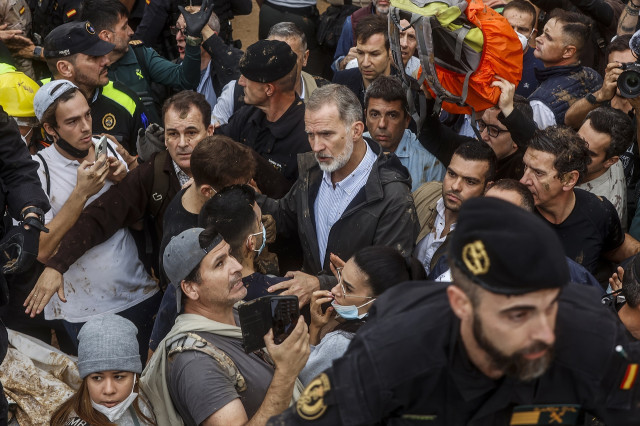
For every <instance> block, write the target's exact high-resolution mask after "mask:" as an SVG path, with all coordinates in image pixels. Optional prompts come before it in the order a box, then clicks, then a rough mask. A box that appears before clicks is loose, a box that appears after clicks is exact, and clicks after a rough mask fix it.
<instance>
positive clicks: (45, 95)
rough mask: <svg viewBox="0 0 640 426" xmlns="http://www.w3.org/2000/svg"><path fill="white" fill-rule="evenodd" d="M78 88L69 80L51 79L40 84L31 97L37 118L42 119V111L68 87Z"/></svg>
mask: <svg viewBox="0 0 640 426" xmlns="http://www.w3.org/2000/svg"><path fill="white" fill-rule="evenodd" d="M73 88H76V89H77V88H78V86H76V85H75V84H73V83H72V82H70V81H69V80H53V81H50V82H48V83H47V84H45V85H44V86H42V87H41V88H40V89H39V90H38V91H37V92H36V95H35V96H34V97H33V110H34V112H35V114H36V117H37V118H38V121H40V120H42V115H43V114H44V112H45V111H46V110H47V108H49V107H50V106H51V104H53V103H54V102H55V101H56V99H58V98H59V97H60V96H61V95H62V94H63V93H65V92H66V91H67V90H69V89H73Z"/></svg>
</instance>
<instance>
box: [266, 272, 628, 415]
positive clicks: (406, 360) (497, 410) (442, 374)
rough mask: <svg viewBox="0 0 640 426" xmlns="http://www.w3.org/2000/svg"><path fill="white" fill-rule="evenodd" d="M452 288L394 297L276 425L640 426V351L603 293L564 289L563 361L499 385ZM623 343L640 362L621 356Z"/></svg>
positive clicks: (394, 292)
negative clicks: (481, 358) (638, 368)
mask: <svg viewBox="0 0 640 426" xmlns="http://www.w3.org/2000/svg"><path fill="white" fill-rule="evenodd" d="M559 261H563V259H559ZM448 285H449V283H435V282H426V281H411V282H407V283H403V284H400V285H397V286H394V287H392V288H390V289H388V290H386V291H385V292H384V294H383V295H381V296H380V297H379V298H378V299H377V300H376V303H375V304H374V305H373V308H371V310H370V311H369V320H368V321H367V325H366V326H365V327H363V328H361V329H360V330H359V331H358V334H356V336H355V338H354V339H353V341H352V342H351V344H350V346H349V348H348V350H347V352H346V353H345V354H344V356H343V357H341V358H339V359H337V360H335V361H334V362H333V366H332V367H331V368H330V369H328V370H326V371H325V372H324V373H323V374H321V375H320V376H318V378H316V379H315V380H314V381H312V382H311V383H310V384H309V385H308V387H307V390H305V394H303V397H302V398H300V399H299V403H298V405H297V406H296V405H294V406H293V407H291V408H289V409H288V410H287V411H285V412H284V413H283V414H281V415H280V416H277V417H274V418H272V419H271V420H270V421H269V423H268V424H269V425H272V426H275V425H278V426H279V425H285V424H286V425H303V424H304V425H307V424H314V425H351V426H356V425H373V424H386V425H422V424H424V425H433V426H437V425H447V426H451V425H453V426H458V425H470V426H503V425H504V426H506V425H509V424H552V423H555V422H554V421H550V420H555V421H557V422H558V423H562V424H591V423H578V422H570V421H569V420H570V418H571V417H573V416H575V417H579V415H580V414H584V413H591V414H592V415H595V416H597V417H598V418H600V419H601V420H603V421H604V422H605V423H606V424H607V425H622V426H624V425H636V424H637V423H638V418H639V417H638V408H637V403H638V392H637V387H638V385H637V382H636V384H635V388H636V389H634V388H633V387H632V388H631V389H630V390H621V389H620V385H621V383H623V382H624V377H625V372H626V371H628V370H627V368H628V367H629V365H630V363H631V362H637V361H635V360H637V359H638V358H637V357H638V355H639V353H638V346H637V344H638V343H637V342H635V343H628V342H626V338H625V336H624V329H623V326H622V324H620V323H619V321H618V320H617V318H615V317H614V315H613V314H612V313H611V312H607V310H606V309H604V308H603V307H602V305H601V304H600V300H599V299H600V292H599V291H598V290H596V289H591V288H588V287H585V286H583V285H578V284H569V285H567V286H566V287H565V288H564V289H563V290H562V292H561V293H560V298H559V303H558V305H559V306H558V315H557V319H556V329H555V332H556V341H555V345H554V349H555V350H554V359H553V361H552V363H551V365H550V366H549V368H548V369H547V371H546V372H545V373H544V374H543V375H542V376H541V377H540V378H538V379H535V380H532V381H530V382H521V381H518V380H515V379H512V378H509V377H505V378H503V379H500V380H495V381H494V380H491V379H490V378H489V377H487V376H485V375H484V374H482V373H481V372H480V371H479V370H478V369H477V368H475V366H474V365H473V364H472V363H471V361H470V359H469V356H468V355H467V353H466V350H465V348H464V345H463V344H462V338H461V337H460V322H459V320H458V319H457V317H456V316H455V315H454V313H453V312H452V310H451V308H450V306H449V301H448V298H447V293H446V287H447V286H448ZM618 344H622V345H623V347H624V349H625V351H626V352H627V354H628V355H629V358H630V359H631V360H634V361H629V360H626V359H625V358H623V356H621V355H619V354H617V353H616V351H615V347H616V345H618ZM305 396H310V398H309V399H305ZM314 403H315V404H314ZM534 404H535V405H537V406H535V407H532V406H531V405H534ZM516 412H519V413H521V414H519V415H517V416H515V417H512V415H513V413H516ZM525 413H526V414H525ZM549 413H554V415H555V416H556V418H553V417H552V419H549V417H548V416H549V415H550V414H549ZM301 414H302V415H305V416H306V417H307V418H313V420H314V421H309V422H308V421H305V420H303V417H302V416H301ZM527 415H528V417H527ZM518 417H526V418H527V419H528V421H521V422H516V421H515V419H517V418H518ZM538 420H539V421H538ZM594 424H595V423H594Z"/></svg>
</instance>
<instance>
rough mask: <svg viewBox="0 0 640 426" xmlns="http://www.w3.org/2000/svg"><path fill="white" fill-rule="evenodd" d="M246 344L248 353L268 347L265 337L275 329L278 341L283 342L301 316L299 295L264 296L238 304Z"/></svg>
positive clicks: (243, 343)
mask: <svg viewBox="0 0 640 426" xmlns="http://www.w3.org/2000/svg"><path fill="white" fill-rule="evenodd" d="M238 316H239V319H240V328H241V329H242V346H243V348H244V350H245V352H246V353H250V352H254V351H256V350H258V349H262V348H263V347H264V346H265V343H264V336H265V334H267V333H268V332H269V330H273V340H274V342H275V344H280V343H282V342H283V341H284V340H285V339H286V338H287V336H289V335H290V334H291V332H292V331H293V329H294V328H295V327H296V324H297V321H298V318H299V317H300V309H299V307H298V297H297V296H264V297H259V298H257V299H254V300H252V301H251V302H248V303H244V304H242V305H240V306H239V307H238Z"/></svg>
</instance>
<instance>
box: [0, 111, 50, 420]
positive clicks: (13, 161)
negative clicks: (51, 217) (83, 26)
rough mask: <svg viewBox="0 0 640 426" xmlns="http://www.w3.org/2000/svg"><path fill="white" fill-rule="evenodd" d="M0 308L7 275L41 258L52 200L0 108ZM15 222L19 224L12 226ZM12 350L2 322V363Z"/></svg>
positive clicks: (2, 411) (2, 405)
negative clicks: (0, 214) (2, 214)
mask: <svg viewBox="0 0 640 426" xmlns="http://www.w3.org/2000/svg"><path fill="white" fill-rule="evenodd" d="M0 141H2V143H0V206H1V207H2V210H3V212H6V214H5V217H4V218H3V221H2V223H0V268H1V269H0V306H2V305H5V304H6V303H7V302H8V295H9V292H8V289H7V281H6V278H5V275H10V274H17V273H21V272H25V271H27V270H29V269H30V268H31V267H32V265H33V263H34V262H35V260H36V258H37V256H38V244H39V240H40V232H41V231H43V230H44V231H46V232H48V231H47V230H46V228H45V227H44V214H45V213H46V212H47V211H48V210H49V209H50V206H49V200H48V199H47V196H46V195H45V193H44V191H43V190H42V185H41V184H40V178H38V175H37V171H38V163H36V162H35V161H33V160H32V159H31V156H30V155H29V151H27V147H26V145H25V144H24V143H23V142H22V139H21V138H20V131H19V130H18V126H17V125H16V123H15V122H14V121H13V119H11V118H10V117H9V115H8V114H7V113H5V112H4V110H3V109H2V107H0ZM11 218H13V219H16V220H17V221H19V223H18V225H17V226H12V223H11ZM7 348H8V339H7V330H6V328H5V327H4V325H3V324H2V323H1V322H0V363H1V362H2V360H3V359H4V357H5V355H6V353H7ZM0 424H7V401H6V399H5V397H4V393H3V392H2V385H1V384H0Z"/></svg>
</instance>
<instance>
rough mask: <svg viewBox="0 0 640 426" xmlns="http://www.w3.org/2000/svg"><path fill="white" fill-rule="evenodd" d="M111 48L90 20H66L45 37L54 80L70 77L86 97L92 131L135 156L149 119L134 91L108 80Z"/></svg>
mask: <svg viewBox="0 0 640 426" xmlns="http://www.w3.org/2000/svg"><path fill="white" fill-rule="evenodd" d="M114 47H115V45H114V44H112V43H108V42H106V41H104V40H101V39H100V37H98V35H97V34H96V30H95V29H94V28H93V26H92V25H91V23H90V22H89V21H84V22H80V21H79V22H69V23H66V24H63V25H60V26H59V27H57V28H55V29H54V30H53V31H51V32H50V33H49V35H48V36H47V37H46V38H45V39H44V57H45V60H46V61H47V66H48V67H49V71H51V74H52V75H53V78H54V79H56V80H60V79H65V80H69V81H70V82H72V83H73V84H75V85H76V86H78V88H79V89H80V91H81V92H82V94H83V95H84V97H85V98H86V99H87V102H88V103H89V107H90V108H91V118H92V125H93V131H94V133H97V134H100V133H107V134H109V135H113V136H114V137H115V139H117V141H118V143H120V144H121V145H122V146H123V147H124V148H125V149H126V150H127V152H128V153H129V154H131V155H136V154H137V149H136V140H137V138H138V130H139V129H141V128H146V127H147V126H148V125H149V120H148V119H147V115H146V114H145V112H144V106H143V105H142V102H140V99H139V98H138V96H137V95H136V94H135V92H133V91H131V90H130V89H129V88H128V87H126V86H124V85H121V84H119V83H118V82H112V81H109V77H108V74H107V72H108V70H107V65H109V58H108V56H107V55H108V54H109V53H111V52H112V51H113V49H114ZM50 80H51V79H48V78H47V79H44V80H42V81H41V82H40V83H41V84H46V83H48V82H49V81H50ZM133 159H135V158H133ZM125 160H126V161H127V165H129V166H130V168H132V167H133V166H134V164H132V161H130V159H129V158H125Z"/></svg>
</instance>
